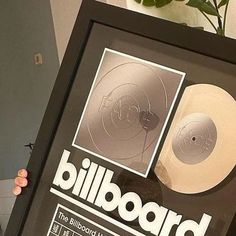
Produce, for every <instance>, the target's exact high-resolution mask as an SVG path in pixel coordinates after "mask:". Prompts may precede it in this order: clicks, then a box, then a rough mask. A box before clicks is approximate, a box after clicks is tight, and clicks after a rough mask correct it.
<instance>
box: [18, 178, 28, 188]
mask: <svg viewBox="0 0 236 236" xmlns="http://www.w3.org/2000/svg"><path fill="white" fill-rule="evenodd" d="M15 184H16V185H17V186H19V187H26V186H27V185H28V180H27V179H26V178H23V177H16V178H15Z"/></svg>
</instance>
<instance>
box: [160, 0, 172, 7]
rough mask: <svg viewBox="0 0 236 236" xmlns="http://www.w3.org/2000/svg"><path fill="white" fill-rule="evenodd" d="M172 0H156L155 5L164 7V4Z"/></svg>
mask: <svg viewBox="0 0 236 236" xmlns="http://www.w3.org/2000/svg"><path fill="white" fill-rule="evenodd" d="M172 1H173V0H156V7H157V8H159V7H164V6H165V5H167V4H169V3H171V2H172Z"/></svg>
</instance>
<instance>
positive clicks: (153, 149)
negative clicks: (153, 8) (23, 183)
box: [5, 0, 236, 236]
mask: <svg viewBox="0 0 236 236" xmlns="http://www.w3.org/2000/svg"><path fill="white" fill-rule="evenodd" d="M235 51H236V43H235V41H234V40H232V39H228V38H223V37H219V36H217V35H213V34H210V33H206V32H203V31H199V30H196V29H191V28H188V27H185V26H182V25H178V24H175V23H171V22H167V21H164V20H159V19H156V18H152V17H148V16H145V15H141V14H138V13H135V12H130V11H127V10H125V9H120V8H116V7H112V6H108V5H106V4H103V3H99V2H96V1H92V0H86V1H83V4H82V7H81V10H80V13H79V16H78V19H77V21H76V23H75V27H74V30H73V33H72V36H71V39H70V42H69V46H68V49H67V51H66V54H65V57H64V60H63V63H62V66H61V69H60V71H59V74H58V78H57V81H56V84H55V87H54V90H53V92H52V95H51V98H50V102H49V105H48V108H47V111H46V114H45V117H44V120H43V123H42V126H41V128H40V131H39V135H38V138H37V142H36V145H35V148H34V150H33V153H32V157H31V160H30V163H29V166H28V171H29V173H30V175H29V181H30V185H29V187H27V188H26V189H25V190H24V192H23V194H22V195H21V196H19V197H18V198H17V201H16V204H15V206H14V210H13V213H12V216H11V218H10V222H9V225H8V228H7V231H6V234H5V235H6V236H18V235H22V236H31V235H35V236H55V235H56V236H80V235H82V236H87V235H92V236H94V235H95V236H103V235H104V236H105V235H109V236H110V235H120V236H123V235H127V236H129V235H137V236H144V235H150V236H152V235H158V236H172V235H176V236H184V235H194V236H205V235H207V236H216V235H217V236H226V235H228V236H230V235H234V233H235V231H236V223H235V221H236V219H235V212H236V198H235V195H236V177H235V176H236V175H235V174H236V170H235V163H236V155H235V154H236V145H235V142H236V136H235V133H236V124H235V115H236V102H235V99H236V78H235V75H236V57H235Z"/></svg>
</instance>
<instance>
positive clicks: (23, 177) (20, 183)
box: [12, 169, 28, 196]
mask: <svg viewBox="0 0 236 236" xmlns="http://www.w3.org/2000/svg"><path fill="white" fill-rule="evenodd" d="M17 175H18V176H17V177H16V178H15V187H14V188H13V189H12V192H13V194H14V195H16V196H18V195H20V194H21V192H22V188H23V187H26V186H27V185H28V180H27V176H28V172H27V170H26V169H21V170H19V171H18V173H17Z"/></svg>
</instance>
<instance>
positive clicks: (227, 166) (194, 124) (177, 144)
mask: <svg viewBox="0 0 236 236" xmlns="http://www.w3.org/2000/svg"><path fill="white" fill-rule="evenodd" d="M235 117H236V102H235V100H234V98H233V97H232V96H231V95H230V94H229V93H227V92H226V91H225V90H223V89H221V88H219V87H217V86H214V85H209V84H199V85H192V86H189V87H187V88H186V89H185V91H184V94H183V96H182V98H181V101H180V104H179V106H178V109H177V111H176V114H175V117H174V119H173V122H172V124H171V127H170V130H169V133H168V135H167V138H166V140H165V143H164V146H163V149H162V151H161V153H160V157H159V160H158V163H157V165H156V168H155V173H156V175H157V176H158V178H159V179H160V180H161V181H162V183H163V184H165V185H166V186H167V187H168V188H170V189H172V190H174V191H176V192H180V193H187V194H194V193H200V192H204V191H207V190H209V189H211V188H213V187H215V186H216V185H218V184H219V183H220V182H222V181H223V180H224V179H225V178H226V177H227V176H228V175H229V174H230V172H231V171H232V170H233V168H234V167H235V164H236V135H235V134H236V124H235Z"/></svg>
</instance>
